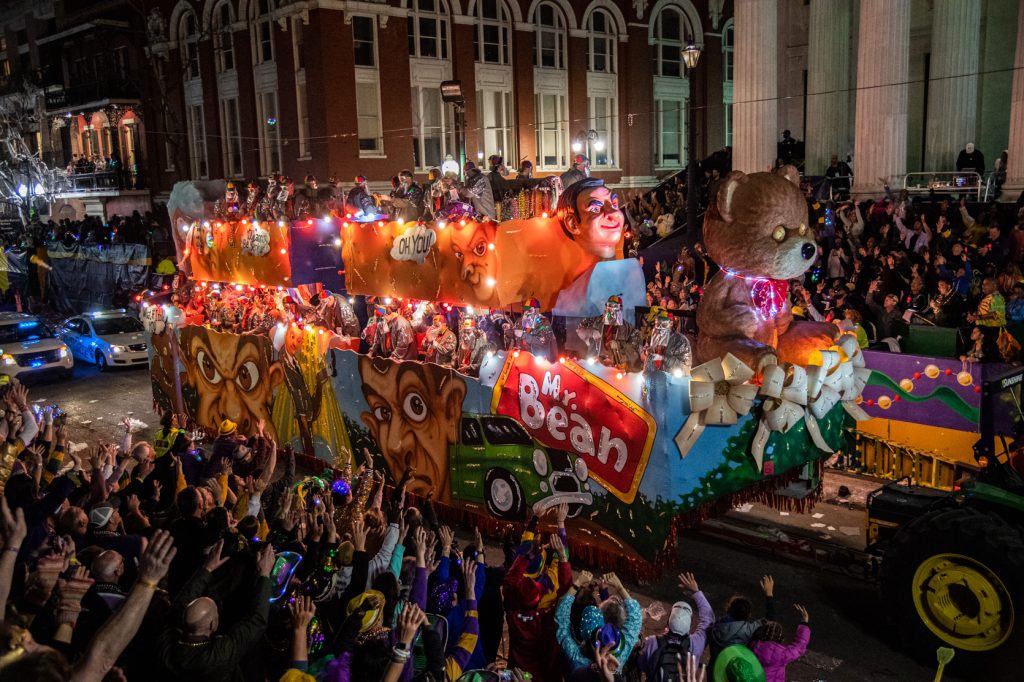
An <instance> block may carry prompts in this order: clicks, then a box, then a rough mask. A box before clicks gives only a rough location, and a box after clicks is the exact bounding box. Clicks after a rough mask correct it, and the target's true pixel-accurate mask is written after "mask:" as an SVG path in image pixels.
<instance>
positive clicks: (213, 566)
mask: <svg viewBox="0 0 1024 682" xmlns="http://www.w3.org/2000/svg"><path fill="white" fill-rule="evenodd" d="M223 552H224V538H221V539H220V540H217V542H215V543H213V547H211V548H210V553H209V554H207V555H206V561H204V562H203V568H204V569H206V571H207V572H208V573H213V572H214V571H216V570H217V569H218V568H220V567H221V566H223V565H224V564H226V563H227V561H228V559H229V558H230V557H226V556H222V554H223Z"/></svg>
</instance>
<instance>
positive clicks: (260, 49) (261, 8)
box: [252, 0, 274, 64]
mask: <svg viewBox="0 0 1024 682" xmlns="http://www.w3.org/2000/svg"><path fill="white" fill-rule="evenodd" d="M252 6H253V8H254V10H255V16H254V19H255V22H256V28H255V30H254V31H253V32H252V34H253V42H254V49H253V53H254V54H255V55H256V63H257V64H263V63H264V62H272V61H274V21H273V19H272V18H271V16H270V13H271V12H273V11H274V0H257V2H254V3H253V5H252Z"/></svg>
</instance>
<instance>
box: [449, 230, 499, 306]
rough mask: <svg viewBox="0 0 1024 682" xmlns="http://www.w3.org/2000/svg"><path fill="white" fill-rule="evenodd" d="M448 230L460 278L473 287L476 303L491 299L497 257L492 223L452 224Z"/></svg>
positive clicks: (496, 269)
mask: <svg viewBox="0 0 1024 682" xmlns="http://www.w3.org/2000/svg"><path fill="white" fill-rule="evenodd" d="M451 228H452V233H451V239H452V253H454V254H455V259H456V260H457V261H458V263H459V277H460V278H461V279H462V280H463V281H464V282H466V283H467V284H469V285H470V286H471V287H473V293H474V294H475V295H476V296H477V299H478V300H480V301H486V300H488V299H490V298H491V296H492V295H493V293H494V286H495V278H496V277H497V272H498V256H497V254H496V253H495V251H494V249H493V248H492V245H493V243H494V232H495V229H494V223H492V222H486V223H476V222H470V223H467V224H466V225H465V226H460V225H459V224H457V223H455V224H452V226H451Z"/></svg>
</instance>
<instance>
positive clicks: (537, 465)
mask: <svg viewBox="0 0 1024 682" xmlns="http://www.w3.org/2000/svg"><path fill="white" fill-rule="evenodd" d="M533 468H534V470H535V471H536V472H537V474H538V475H539V476H547V475H548V455H547V453H546V452H544V451H543V450H541V449H540V448H537V449H536V450H534V451H533Z"/></svg>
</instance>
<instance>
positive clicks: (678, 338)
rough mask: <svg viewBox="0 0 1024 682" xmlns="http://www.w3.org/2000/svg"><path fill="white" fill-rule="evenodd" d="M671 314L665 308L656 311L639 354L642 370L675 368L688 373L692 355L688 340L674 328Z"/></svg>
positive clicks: (673, 370) (672, 370) (665, 370)
mask: <svg viewBox="0 0 1024 682" xmlns="http://www.w3.org/2000/svg"><path fill="white" fill-rule="evenodd" d="M673 322H674V321H673V319H672V316H671V315H669V313H668V311H667V310H662V311H661V312H660V313H658V317H657V318H656V319H655V321H654V329H652V330H651V337H650V338H649V339H647V343H646V344H645V345H644V347H643V350H642V351H640V355H641V357H642V358H643V361H644V371H645V372H652V371H661V372H669V373H672V372H675V371H676V370H677V369H678V370H680V371H681V372H683V373H686V374H689V372H690V364H691V363H692V361H693V356H692V354H691V352H690V341H689V340H688V339H687V338H686V336H685V335H684V334H682V333H681V332H678V331H676V330H675V329H674V325H673Z"/></svg>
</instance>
